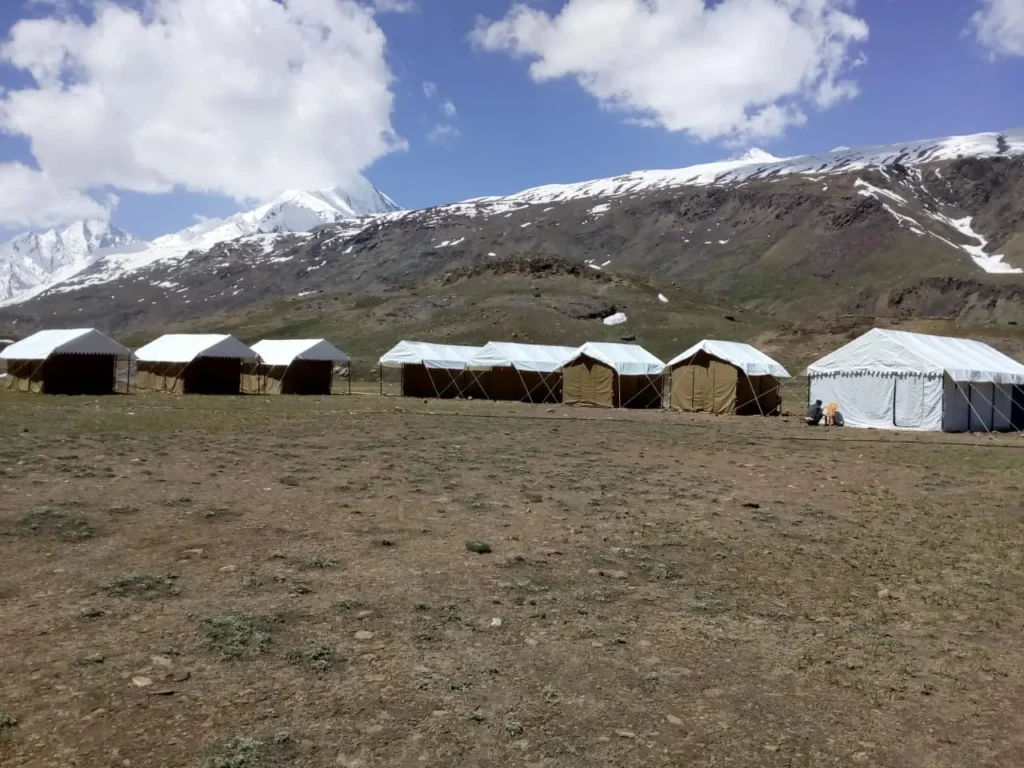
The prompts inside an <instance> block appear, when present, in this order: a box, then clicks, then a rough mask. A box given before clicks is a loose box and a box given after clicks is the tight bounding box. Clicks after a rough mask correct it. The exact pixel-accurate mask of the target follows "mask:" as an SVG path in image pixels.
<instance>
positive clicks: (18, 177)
mask: <svg viewBox="0 0 1024 768" xmlns="http://www.w3.org/2000/svg"><path fill="white" fill-rule="evenodd" d="M117 202H118V201H117V197H116V196H108V199H107V204H106V205H104V204H101V203H99V202H97V201H96V200H95V199H93V198H92V197H90V196H89V195H86V194H84V193H82V192H78V191H76V190H74V189H69V188H68V187H66V186H64V185H62V184H59V183H57V182H55V181H54V180H53V178H51V177H50V175H49V174H47V173H45V172H43V171H39V170H36V169H35V168H29V167H28V166H27V165H23V164H22V163H0V229H2V228H9V227H10V228H13V227H53V226H57V225H58V224H62V223H64V222H67V221H73V220H75V219H102V220H107V219H109V218H110V212H111V210H112V209H113V208H114V207H116V206H117Z"/></svg>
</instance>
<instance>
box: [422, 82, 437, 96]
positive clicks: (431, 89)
mask: <svg viewBox="0 0 1024 768" xmlns="http://www.w3.org/2000/svg"><path fill="white" fill-rule="evenodd" d="M423 95H424V96H426V97H427V98H428V99H432V98H434V97H435V96H437V83H434V82H431V81H430V80H426V81H424V83H423Z"/></svg>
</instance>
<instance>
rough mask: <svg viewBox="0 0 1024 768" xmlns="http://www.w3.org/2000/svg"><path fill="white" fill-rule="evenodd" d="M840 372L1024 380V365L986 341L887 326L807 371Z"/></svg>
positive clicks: (1008, 381)
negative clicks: (901, 329) (894, 328)
mask: <svg viewBox="0 0 1024 768" xmlns="http://www.w3.org/2000/svg"><path fill="white" fill-rule="evenodd" d="M839 373H889V374H917V375H924V376H942V375H943V374H945V375H948V376H949V377H950V378H951V379H952V380H953V381H964V382H992V383H995V384H1024V365H1021V364H1020V363H1018V362H1017V361H1016V360H1014V359H1013V358H1010V357H1007V356H1006V355H1004V354H1003V353H1002V352H999V351H998V350H996V349H993V348H992V347H990V346H989V345H988V344H985V343H984V342H981V341H972V340H971V339H955V338H951V337H948V336H928V335H925V334H922V333H907V332H906V331H891V330H888V329H883V328H874V329H872V330H870V331H868V332H867V333H865V334H864V335H863V336H861V337H859V338H856V339H854V340H853V341H851V342H850V343H849V344H847V345H846V346H843V347H840V348H839V349H837V350H836V351H835V352H833V353H832V354H830V355H826V356H825V357H823V358H821V359H820V360H818V361H817V362H815V363H812V364H811V365H809V366H808V367H807V375H808V376H829V375H835V374H839Z"/></svg>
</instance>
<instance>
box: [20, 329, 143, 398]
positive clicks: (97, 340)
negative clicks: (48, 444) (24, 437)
mask: <svg viewBox="0 0 1024 768" xmlns="http://www.w3.org/2000/svg"><path fill="white" fill-rule="evenodd" d="M130 355H131V352H130V351H129V350H128V348H127V347H124V346H122V345H120V344H118V343H117V342H116V341H114V340H113V339H111V338H109V337H108V336H105V335H103V334H102V333H100V332H99V331H96V330H93V329H90V328H74V329H67V330H63V329H62V330H50V331H40V332H39V333H36V334H33V335H32V336H29V337H28V338H27V339H24V340H22V341H19V342H16V343H14V344H11V345H10V346H8V347H6V348H5V349H4V350H3V351H2V352H0V358H2V359H4V360H5V361H6V362H7V375H6V376H4V377H3V378H2V379H0V386H2V387H3V388H5V389H11V390H16V391H19V392H35V393H44V394H48V395H108V394H113V393H114V392H115V391H116V388H117V361H118V359H119V358H128V357H129V356H130Z"/></svg>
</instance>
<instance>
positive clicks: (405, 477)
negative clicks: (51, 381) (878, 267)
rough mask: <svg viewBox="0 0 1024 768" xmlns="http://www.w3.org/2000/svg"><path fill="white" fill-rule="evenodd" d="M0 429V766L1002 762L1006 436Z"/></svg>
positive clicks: (672, 419) (381, 402)
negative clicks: (477, 546)
mask: <svg viewBox="0 0 1024 768" xmlns="http://www.w3.org/2000/svg"><path fill="white" fill-rule="evenodd" d="M0 422H2V423H3V426H4V437H3V441H2V442H0V498H3V499H4V503H3V505H2V507H0V547H2V552H3V566H2V568H0V614H2V616H3V621H2V622H0V648H2V649H3V651H2V653H0V680H2V681H3V683H2V685H0V764H3V765H4V766H61V767H62V768H63V767H64V766H76V765H77V766H122V765H123V766H197V767H200V766H206V767H209V768H261V767H262V768H269V767H280V766H303V767H304V768H305V767H307V766H350V767H352V766H361V767H365V768H369V767H370V766H385V765H386V766H404V765H427V766H446V765H464V766H471V765H472V766H476V765H479V766H483V765H499V764H506V765H528V766H575V765H579V766H590V765H596V764H610V765H635V766H649V765H694V766H710V765H718V766H723V765H735V766H826V765H860V764H863V765H878V766H934V767H938V766H964V765H972V766H1004V765H1005V766H1011V765H1019V761H1020V755H1021V754H1022V753H1024V727H1022V726H1024V690H1022V688H1021V682H1020V676H1019V670H1020V669H1022V668H1024V645H1022V643H1021V642H1020V637H1021V623H1022V621H1021V620H1022V607H1024V529H1022V524H1021V520H1020V502H1021V491H1022V488H1024V461H1022V458H1024V439H1022V438H1020V437H1017V436H998V437H994V438H989V437H982V436H951V435H910V434H883V433H877V432H868V431H854V430H846V431H840V430H837V431H832V432H829V431H825V430H823V429H822V430H810V429H807V428H804V427H801V426H799V425H798V424H797V423H795V422H788V421H785V420H781V419H773V420H761V419H740V418H714V417H702V416H687V415H681V414H665V413H629V414H626V413H621V412H605V411H595V410H570V409H566V408H562V407H551V408H549V407H545V406H538V407H528V406H519V405H506V404H493V403H483V402H471V403H459V402H447V403H435V402H429V403H424V402H422V401H418V400H402V399H399V398H380V397H372V396H353V397H334V398H330V399H328V398H313V399H304V400H299V399H294V398H277V399H271V398H222V399H216V398H202V397H170V396H138V397H130V398H129V397H110V398H106V399H100V400H97V399H88V398H85V399H70V398H43V397H33V396H27V395H21V396H19V395H11V394H0ZM470 540H480V541H485V542H487V543H488V544H489V546H490V548H491V549H492V550H493V551H492V552H489V553H484V554H477V553H474V552H471V551H469V550H468V549H467V546H466V544H467V541H470Z"/></svg>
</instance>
